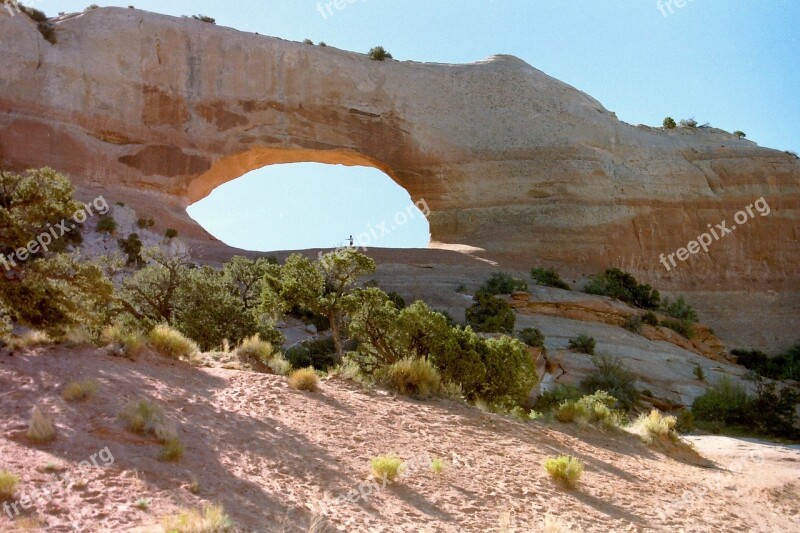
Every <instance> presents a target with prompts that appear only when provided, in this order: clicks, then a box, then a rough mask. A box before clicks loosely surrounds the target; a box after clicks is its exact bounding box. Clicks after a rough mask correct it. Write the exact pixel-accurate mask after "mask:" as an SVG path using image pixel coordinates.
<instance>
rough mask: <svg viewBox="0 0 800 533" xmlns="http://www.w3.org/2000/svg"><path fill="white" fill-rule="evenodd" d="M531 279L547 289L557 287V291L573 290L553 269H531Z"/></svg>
mask: <svg viewBox="0 0 800 533" xmlns="http://www.w3.org/2000/svg"><path fill="white" fill-rule="evenodd" d="M531 277H532V278H533V279H534V281H536V283H538V284H539V285H543V286H545V287H555V288H556V289H564V290H567V291H568V290H571V287H570V286H569V285H567V284H566V283H565V282H564V281H563V280H562V279H561V276H559V275H558V272H556V271H555V270H553V269H552V268H537V267H534V268H532V269H531Z"/></svg>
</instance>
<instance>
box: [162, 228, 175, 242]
mask: <svg viewBox="0 0 800 533" xmlns="http://www.w3.org/2000/svg"><path fill="white" fill-rule="evenodd" d="M177 236H178V230H176V229H175V228H168V229H167V231H165V232H164V237H166V238H167V239H174V238H175V237H177Z"/></svg>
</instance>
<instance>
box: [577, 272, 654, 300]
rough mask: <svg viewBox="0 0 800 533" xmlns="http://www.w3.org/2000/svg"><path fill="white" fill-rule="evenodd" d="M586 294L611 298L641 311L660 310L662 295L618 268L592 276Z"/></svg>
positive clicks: (585, 288)
mask: <svg viewBox="0 0 800 533" xmlns="http://www.w3.org/2000/svg"><path fill="white" fill-rule="evenodd" d="M583 290H584V292H586V293H588V294H597V295H600V296H609V297H611V298H616V299H617V300H620V301H623V302H625V303H627V304H630V305H633V306H634V307H639V308H641V309H651V310H655V309H658V306H659V303H660V302H661V295H660V294H659V292H658V291H657V290H655V289H653V288H652V287H650V285H646V284H640V283H639V282H637V281H636V278H634V277H633V276H632V275H630V274H628V273H627V272H623V271H622V270H620V269H618V268H610V269H608V270H606V271H605V272H603V273H602V274H597V275H595V276H592V278H591V279H590V280H589V282H588V283H587V284H586V286H585V287H584V289H583Z"/></svg>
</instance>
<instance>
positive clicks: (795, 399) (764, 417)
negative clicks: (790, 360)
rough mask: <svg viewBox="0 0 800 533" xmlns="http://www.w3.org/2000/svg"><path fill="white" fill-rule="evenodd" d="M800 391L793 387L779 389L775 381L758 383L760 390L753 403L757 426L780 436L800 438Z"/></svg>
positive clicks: (763, 430)
mask: <svg viewBox="0 0 800 533" xmlns="http://www.w3.org/2000/svg"><path fill="white" fill-rule="evenodd" d="M799 403H800V392H798V391H797V389H795V388H792V387H788V386H785V387H782V388H781V389H780V390H778V389H777V384H775V383H763V382H759V383H758V392H757V394H756V397H755V399H754V400H753V403H752V410H753V413H754V421H755V425H756V427H758V429H759V430H760V431H761V432H763V433H767V434H770V435H775V436H778V437H783V438H789V439H798V438H800V428H798V427H797V422H798V417H797V406H798V404H799Z"/></svg>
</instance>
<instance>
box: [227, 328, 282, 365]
mask: <svg viewBox="0 0 800 533" xmlns="http://www.w3.org/2000/svg"><path fill="white" fill-rule="evenodd" d="M236 355H237V356H239V359H241V360H243V361H247V362H251V363H252V362H258V363H261V364H264V365H266V364H268V363H269V361H270V359H272V357H273V356H274V355H275V348H274V347H273V345H272V343H270V342H267V341H262V340H261V336H260V335H258V334H255V335H253V336H251V337H248V338H246V339H244V340H243V341H242V343H241V344H240V345H239V347H238V348H236Z"/></svg>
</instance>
